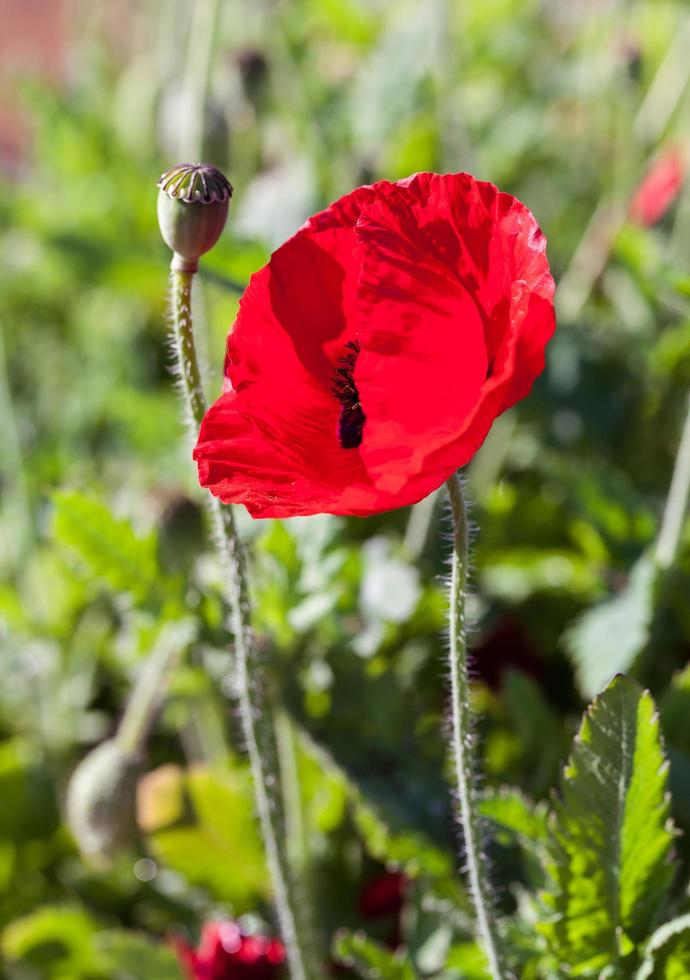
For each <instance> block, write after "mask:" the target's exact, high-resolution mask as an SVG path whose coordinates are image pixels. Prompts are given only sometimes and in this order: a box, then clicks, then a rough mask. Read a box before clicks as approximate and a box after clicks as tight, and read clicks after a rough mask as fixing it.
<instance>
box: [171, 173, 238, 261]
mask: <svg viewBox="0 0 690 980" xmlns="http://www.w3.org/2000/svg"><path fill="white" fill-rule="evenodd" d="M158 188H159V191H158V224H159V226H160V230H161V235H162V236H163V239H164V241H165V243H166V244H167V245H168V247H169V248H170V249H172V251H173V252H174V253H175V254H174V257H173V268H175V269H178V270H179V271H181V272H196V270H197V269H198V268H199V259H200V258H201V256H202V255H204V253H205V252H208V251H209V250H210V249H212V248H213V246H214V245H215V244H216V242H217V241H218V239H219V238H220V235H221V232H222V231H223V228H224V227H225V222H226V220H227V217H228V208H229V207H230V198H231V197H232V185H231V184H230V181H229V180H228V179H227V178H226V177H225V175H224V174H222V173H221V172H220V170H218V169H217V168H216V167H212V166H210V165H209V164H206V163H181V164H178V166H177V167H173V168H172V170H166V172H165V173H164V174H162V175H161V178H160V180H159V181H158Z"/></svg>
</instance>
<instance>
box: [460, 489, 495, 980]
mask: <svg viewBox="0 0 690 980" xmlns="http://www.w3.org/2000/svg"><path fill="white" fill-rule="evenodd" d="M446 486H447V487H448V496H449V497H450V505H451V511H452V514H453V563H452V572H451V580H450V657H449V660H450V696H451V751H452V756H453V768H454V773H455V782H456V791H457V803H458V810H459V814H458V816H459V820H460V825H461V827H462V831H463V836H464V840H465V859H466V862H467V877H468V879H469V887H470V893H471V895H472V901H473V903H474V909H475V914H476V919H477V932H478V934H479V940H480V942H481V944H482V946H483V949H484V952H485V954H486V958H487V960H488V965H489V971H490V973H491V976H492V978H493V980H506V978H507V977H509V976H510V974H509V973H508V972H507V968H506V965H505V958H504V954H503V952H502V949H501V942H500V936H499V934H498V929H497V927H496V923H495V921H494V917H493V909H492V898H491V887H490V884H489V877H488V869H487V866H486V858H485V856H484V853H483V851H482V840H481V818H480V816H479V808H478V806H477V798H476V790H475V785H474V769H473V764H472V723H471V708H470V689H469V678H468V671H467V635H466V629H465V595H466V591H467V575H468V568H467V566H468V524H467V507H466V505H465V498H464V495H463V491H462V483H461V481H460V477H459V476H458V474H457V473H456V474H455V475H454V476H452V477H451V478H450V480H448V483H447V484H446Z"/></svg>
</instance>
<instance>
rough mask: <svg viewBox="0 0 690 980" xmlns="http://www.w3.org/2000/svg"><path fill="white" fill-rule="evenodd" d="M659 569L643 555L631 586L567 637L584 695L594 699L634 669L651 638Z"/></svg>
mask: <svg viewBox="0 0 690 980" xmlns="http://www.w3.org/2000/svg"><path fill="white" fill-rule="evenodd" d="M657 574H658V572H657V568H656V566H655V564H654V561H653V559H652V558H650V557H649V556H647V555H645V556H643V557H642V558H641V559H640V560H639V561H638V562H637V564H636V565H635V567H634V568H633V570H632V572H631V574H630V580H629V582H628V583H627V585H626V586H625V587H624V588H623V589H622V590H621V591H620V592H619V593H618V595H616V596H614V597H613V598H612V599H607V600H606V601H605V602H603V603H601V604H600V605H598V606H594V608H592V609H589V610H588V611H587V612H585V613H583V615H582V616H581V617H580V618H579V619H578V620H577V621H576V622H575V623H574V624H573V626H572V628H571V629H570V630H569V632H568V635H567V641H568V649H569V652H570V655H571V657H572V658H573V662H574V664H575V668H576V670H577V676H578V680H579V683H580V688H581V690H582V693H583V694H584V695H585V696H586V697H592V696H593V695H594V694H596V692H597V691H599V690H600V689H601V687H602V686H603V685H604V684H605V683H606V682H607V681H608V680H609V679H610V678H611V676H612V675H613V674H615V673H619V672H620V673H622V672H624V671H627V670H630V668H631V667H632V665H633V664H634V662H635V658H636V657H637V656H638V655H639V654H640V653H641V652H642V650H643V649H644V647H645V644H646V643H647V640H648V639H649V630H650V627H651V623H652V614H653V609H654V604H653V594H654V586H655V582H656V578H657Z"/></svg>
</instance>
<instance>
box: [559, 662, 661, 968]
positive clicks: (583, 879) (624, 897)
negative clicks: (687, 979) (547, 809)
mask: <svg viewBox="0 0 690 980" xmlns="http://www.w3.org/2000/svg"><path fill="white" fill-rule="evenodd" d="M667 779H668V763H667V762H666V761H665V758H664V752H663V746H662V744H661V740H660V735H659V720H658V716H657V714H656V710H655V707H654V702H653V701H652V698H651V696H650V695H649V693H648V692H646V691H643V690H642V689H641V688H640V687H639V686H638V685H637V684H636V683H635V682H634V681H632V680H630V679H629V678H626V677H623V676H619V677H617V678H615V680H613V681H612V682H611V684H610V685H609V687H608V688H607V689H606V691H605V692H604V693H603V694H601V695H600V696H599V697H597V698H596V699H595V700H594V702H593V704H592V706H591V707H590V709H589V711H588V712H587V714H586V716H585V718H584V720H583V722H582V726H581V728H580V731H579V732H578V735H577V736H576V739H575V742H574V745H573V751H572V754H571V756H570V759H569V761H568V764H567V765H566V768H565V770H564V773H563V779H562V784H561V793H562V799H559V800H557V801H556V803H555V808H554V816H553V822H552V837H551V842H550V858H549V862H548V872H549V875H550V877H551V879H552V880H551V884H550V886H549V888H548V889H547V890H546V892H545V893H544V895H543V901H544V905H545V907H546V908H547V909H548V910H549V920H548V921H545V922H544V923H543V924H542V925H541V929H542V931H543V932H544V934H545V936H546V938H547V941H548V943H549V946H550V948H551V950H552V952H553V954H554V956H555V957H556V959H557V962H558V963H560V964H567V966H568V968H569V971H570V975H572V976H596V975H597V974H598V973H599V972H600V971H601V970H603V969H604V968H605V967H606V966H607V965H613V964H617V963H618V962H619V961H624V960H625V957H626V956H628V955H629V954H630V953H632V952H634V950H635V949H636V946H637V944H639V943H641V942H643V941H644V939H645V938H646V937H647V936H648V935H649V933H650V932H651V930H652V928H653V927H654V925H655V923H656V922H657V921H658V918H659V914H660V911H661V907H662V904H663V902H664V900H665V899H666V897H667V893H668V889H669V885H670V882H671V877H672V875H673V869H672V866H671V864H670V861H669V855H670V850H671V845H672V841H673V828H672V827H671V825H670V820H669V798H668V794H667Z"/></svg>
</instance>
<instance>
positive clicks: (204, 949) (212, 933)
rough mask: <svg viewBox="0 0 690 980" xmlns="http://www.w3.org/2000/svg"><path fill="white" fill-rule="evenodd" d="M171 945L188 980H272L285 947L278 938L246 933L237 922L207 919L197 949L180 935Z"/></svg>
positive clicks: (278, 973) (277, 972)
mask: <svg viewBox="0 0 690 980" xmlns="http://www.w3.org/2000/svg"><path fill="white" fill-rule="evenodd" d="M173 946H174V948H175V951H176V953H177V955H178V958H179V960H180V963H181V964H182V967H183V969H184V971H185V975H186V976H187V977H189V980H274V978H276V977H278V976H280V975H281V972H282V970H281V968H282V964H283V963H284V962H285V948H284V946H283V944H282V943H281V942H280V940H279V939H267V938H266V937H265V936H258V935H251V936H250V935H246V934H245V933H243V932H242V930H241V929H240V927H239V926H238V925H237V923H236V922H232V921H226V922H207V923H206V925H205V926H204V928H203V929H202V932H201V939H200V941H199V946H198V947H197V949H193V948H192V947H191V946H188V945H187V943H185V942H184V941H183V940H181V939H175V940H173Z"/></svg>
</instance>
